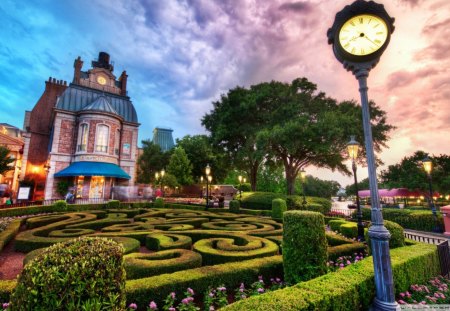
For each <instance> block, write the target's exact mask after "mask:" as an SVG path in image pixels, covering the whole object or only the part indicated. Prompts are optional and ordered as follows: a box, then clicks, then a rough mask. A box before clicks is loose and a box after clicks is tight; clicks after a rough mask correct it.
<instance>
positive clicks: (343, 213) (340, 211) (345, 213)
mask: <svg viewBox="0 0 450 311" xmlns="http://www.w3.org/2000/svg"><path fill="white" fill-rule="evenodd" d="M354 212H355V210H352V209H346V208H333V207H332V208H331V210H330V214H331V215H332V214H336V216H345V217H350V216H351V215H352V214H353V213H354Z"/></svg>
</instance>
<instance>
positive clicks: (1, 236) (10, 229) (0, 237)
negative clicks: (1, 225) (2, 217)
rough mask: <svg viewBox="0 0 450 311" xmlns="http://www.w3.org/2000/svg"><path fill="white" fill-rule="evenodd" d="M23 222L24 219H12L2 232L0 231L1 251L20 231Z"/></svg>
mask: <svg viewBox="0 0 450 311" xmlns="http://www.w3.org/2000/svg"><path fill="white" fill-rule="evenodd" d="M22 222H23V220H22V219H15V220H13V221H11V222H10V223H9V224H8V226H7V227H6V228H5V229H4V230H3V231H2V232H0V251H2V250H3V248H4V247H5V245H7V244H8V243H9V241H11V240H12V239H13V238H14V236H15V235H16V234H17V232H19V229H20V225H21V224H22Z"/></svg>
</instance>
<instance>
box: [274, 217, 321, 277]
mask: <svg viewBox="0 0 450 311" xmlns="http://www.w3.org/2000/svg"><path fill="white" fill-rule="evenodd" d="M283 224H284V229H283V247H282V248H283V265H284V279H285V281H286V282H288V283H292V284H295V283H298V282H300V281H306V280H309V279H312V278H315V277H317V276H319V275H322V274H325V273H326V272H327V266H326V262H327V239H326V237H325V228H324V226H325V224H324V221H323V215H322V214H320V213H316V212H309V211H289V212H286V213H284V215H283Z"/></svg>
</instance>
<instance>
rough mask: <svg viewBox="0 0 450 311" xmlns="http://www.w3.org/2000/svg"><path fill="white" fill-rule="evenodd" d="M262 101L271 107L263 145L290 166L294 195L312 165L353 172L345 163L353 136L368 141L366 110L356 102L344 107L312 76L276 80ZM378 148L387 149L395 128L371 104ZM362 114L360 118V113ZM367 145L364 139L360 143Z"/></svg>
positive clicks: (261, 135)
mask: <svg viewBox="0 0 450 311" xmlns="http://www.w3.org/2000/svg"><path fill="white" fill-rule="evenodd" d="M258 87H264V88H268V89H269V90H270V91H266V94H267V96H265V97H262V98H260V100H261V101H262V102H264V104H263V106H268V107H270V108H269V109H270V110H269V113H268V116H269V117H268V118H267V120H268V122H267V123H268V124H267V126H265V128H264V129H263V130H261V131H259V132H258V135H257V138H258V143H259V145H265V146H267V147H269V148H270V149H271V150H272V152H273V154H274V155H275V157H276V158H277V160H278V161H280V162H281V163H283V165H284V168H285V175H286V183H287V193H288V194H293V193H294V185H295V180H296V178H297V175H298V173H299V171H300V170H301V169H302V168H304V167H305V166H308V165H314V166H315V167H325V168H329V169H331V170H336V169H337V170H339V171H341V172H343V173H346V174H349V173H350V172H349V170H348V168H347V167H346V166H345V164H344V163H343V161H344V160H345V157H346V154H345V149H346V144H347V142H348V139H349V136H350V134H354V135H356V136H357V137H363V130H362V117H361V109H360V107H359V106H357V105H356V104H355V103H353V102H345V103H342V104H338V103H337V102H336V101H335V100H334V99H332V98H329V97H327V96H326V95H325V93H323V92H317V86H316V85H315V84H314V83H311V82H309V81H308V80H307V79H306V78H299V79H295V80H294V81H292V83H291V84H289V83H281V82H275V81H272V82H270V83H266V84H265V85H264V86H261V85H260V86H258ZM370 109H371V112H372V114H371V121H372V125H373V127H372V131H373V133H374V135H373V140H374V147H375V149H376V150H378V149H381V146H383V145H384V142H385V140H386V139H387V134H388V132H389V131H390V130H391V129H392V128H393V127H392V126H390V125H388V124H386V116H385V113H384V112H383V111H382V110H380V109H379V108H378V107H376V105H375V104H373V103H371V105H370ZM358 111H359V113H358V116H356V113H357V112H358ZM360 141H362V140H360Z"/></svg>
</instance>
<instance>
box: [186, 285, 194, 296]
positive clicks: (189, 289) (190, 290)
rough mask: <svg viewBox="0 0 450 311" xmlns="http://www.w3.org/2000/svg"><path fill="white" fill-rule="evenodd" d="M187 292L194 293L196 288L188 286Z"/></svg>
mask: <svg viewBox="0 0 450 311" xmlns="http://www.w3.org/2000/svg"><path fill="white" fill-rule="evenodd" d="M187 292H188V293H189V294H190V295H194V290H193V289H192V288H190V287H189V288H188V289H187Z"/></svg>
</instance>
